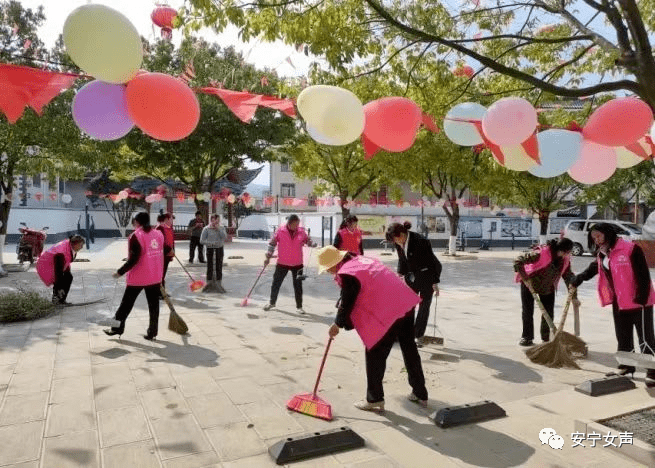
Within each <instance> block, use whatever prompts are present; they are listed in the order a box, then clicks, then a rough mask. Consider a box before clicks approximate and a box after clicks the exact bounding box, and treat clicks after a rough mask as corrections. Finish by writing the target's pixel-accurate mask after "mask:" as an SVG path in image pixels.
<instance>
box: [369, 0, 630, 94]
mask: <svg viewBox="0 0 655 468" xmlns="http://www.w3.org/2000/svg"><path fill="white" fill-rule="evenodd" d="M364 1H365V2H366V3H367V4H368V5H369V6H370V7H371V8H372V9H373V10H374V11H376V12H377V13H378V14H379V15H380V16H381V17H382V18H384V19H385V20H387V21H388V22H389V23H390V24H392V25H393V26H395V27H396V28H397V29H399V30H400V31H402V32H404V33H406V34H408V35H410V36H413V37H415V38H417V39H416V42H418V41H421V42H435V43H437V44H441V45H444V46H446V47H450V48H451V49H454V50H456V51H458V52H461V53H462V54H465V55H468V56H469V57H471V58H473V59H475V60H477V61H478V62H480V63H481V64H483V65H486V66H488V67H489V68H491V69H493V70H495V71H497V72H499V73H501V74H503V75H506V76H510V77H512V78H516V79H518V80H521V81H524V82H526V83H529V84H531V85H533V86H535V87H537V88H539V89H543V90H544V91H546V92H549V93H552V94H555V95H558V96H565V97H581V96H588V95H590V94H596V93H600V92H607V91H617V90H620V89H625V90H629V91H632V92H634V93H635V94H638V95H641V94H642V93H643V91H642V88H641V86H640V85H639V84H638V83H636V82H634V81H630V80H619V81H614V82H610V83H601V84H598V85H594V86H589V87H586V88H578V89H570V88H565V87H562V86H555V85H553V84H551V83H548V82H546V81H543V80H540V79H538V78H535V77H533V76H532V75H529V74H527V73H524V72H522V71H519V70H516V69H514V68H510V67H507V66H505V65H503V64H501V63H498V62H497V61H495V60H493V59H491V58H489V57H487V56H485V55H481V54H479V53H477V52H475V51H473V50H470V49H468V48H466V47H463V46H461V45H460V44H457V43H455V42H453V41H451V40H448V39H444V38H442V37H439V36H435V35H433V34H428V33H426V32H424V31H420V30H418V29H415V28H413V27H411V26H407V25H406V24H404V23H401V22H400V21H398V20H397V19H396V18H394V17H393V16H392V15H391V14H390V13H389V12H388V11H387V10H385V9H384V8H383V7H382V6H381V5H380V4H379V3H378V2H377V1H376V0H364ZM535 1H541V0H535ZM581 27H583V28H584V26H583V25H581Z"/></svg>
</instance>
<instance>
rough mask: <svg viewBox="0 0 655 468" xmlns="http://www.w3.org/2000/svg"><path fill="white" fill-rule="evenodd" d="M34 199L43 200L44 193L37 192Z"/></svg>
mask: <svg viewBox="0 0 655 468" xmlns="http://www.w3.org/2000/svg"><path fill="white" fill-rule="evenodd" d="M34 199H35V200H36V201H41V200H43V194H42V193H41V192H36V193H35V194H34Z"/></svg>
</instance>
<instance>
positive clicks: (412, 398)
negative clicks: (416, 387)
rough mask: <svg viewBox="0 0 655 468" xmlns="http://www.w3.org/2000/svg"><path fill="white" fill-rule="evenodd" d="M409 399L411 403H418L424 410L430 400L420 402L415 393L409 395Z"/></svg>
mask: <svg viewBox="0 0 655 468" xmlns="http://www.w3.org/2000/svg"><path fill="white" fill-rule="evenodd" d="M407 399H408V400H409V401H411V402H414V403H417V404H418V405H420V406H422V407H423V408H427V406H428V400H419V398H418V397H417V396H416V395H414V392H412V393H410V394H409V395H407Z"/></svg>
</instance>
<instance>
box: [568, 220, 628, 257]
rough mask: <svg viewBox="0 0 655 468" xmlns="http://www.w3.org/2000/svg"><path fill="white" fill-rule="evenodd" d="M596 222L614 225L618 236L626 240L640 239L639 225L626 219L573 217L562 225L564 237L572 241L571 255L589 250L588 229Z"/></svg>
mask: <svg viewBox="0 0 655 468" xmlns="http://www.w3.org/2000/svg"><path fill="white" fill-rule="evenodd" d="M598 223H607V224H612V225H613V226H615V227H616V233H617V234H618V235H619V237H623V238H624V239H628V240H637V239H641V226H639V225H637V224H634V223H630V222H627V221H617V220H614V219H575V220H571V221H569V222H568V223H567V224H566V226H565V227H564V231H563V233H564V237H568V238H569V239H571V240H572V241H573V251H572V254H573V255H582V254H583V253H585V252H589V251H590V250H589V247H590V246H589V237H588V236H589V230H590V229H591V227H592V226H593V225H595V224H598Z"/></svg>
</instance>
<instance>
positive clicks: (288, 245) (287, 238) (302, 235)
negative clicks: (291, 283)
mask: <svg viewBox="0 0 655 468" xmlns="http://www.w3.org/2000/svg"><path fill="white" fill-rule="evenodd" d="M307 239H308V237H307V233H306V232H305V230H304V229H303V228H301V227H299V228H298V229H297V230H296V233H295V235H294V236H293V238H292V237H291V233H290V232H289V229H288V228H287V225H286V224H285V225H282V226H280V227H279V228H278V230H277V231H276V232H275V240H277V264H278V265H284V266H288V267H293V266H300V265H302V246H303V245H304V244H305V242H307Z"/></svg>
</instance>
